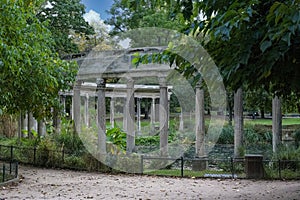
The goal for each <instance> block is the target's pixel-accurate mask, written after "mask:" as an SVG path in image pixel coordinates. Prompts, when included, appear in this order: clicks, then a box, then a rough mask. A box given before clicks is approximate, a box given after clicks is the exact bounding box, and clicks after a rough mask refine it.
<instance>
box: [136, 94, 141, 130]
mask: <svg viewBox="0 0 300 200" xmlns="http://www.w3.org/2000/svg"><path fill="white" fill-rule="evenodd" d="M137 127H138V128H137V129H138V134H141V131H142V127H141V99H140V98H137Z"/></svg>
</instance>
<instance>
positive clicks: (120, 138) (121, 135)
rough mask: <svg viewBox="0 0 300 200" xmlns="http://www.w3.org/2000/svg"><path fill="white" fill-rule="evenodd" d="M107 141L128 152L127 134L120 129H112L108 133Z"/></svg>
mask: <svg viewBox="0 0 300 200" xmlns="http://www.w3.org/2000/svg"><path fill="white" fill-rule="evenodd" d="M106 137H107V141H110V142H112V143H113V144H114V145H116V146H117V147H119V148H121V150H126V133H125V132H123V131H122V130H121V129H120V128H118V127H116V128H110V129H108V130H107V131H106Z"/></svg>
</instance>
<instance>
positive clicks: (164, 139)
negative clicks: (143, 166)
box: [159, 77, 168, 157]
mask: <svg viewBox="0 0 300 200" xmlns="http://www.w3.org/2000/svg"><path fill="white" fill-rule="evenodd" d="M159 86H160V87H159V91H160V100H159V104H160V110H159V126H160V155H161V156H163V157H164V156H168V87H167V81H166V78H165V77H159Z"/></svg>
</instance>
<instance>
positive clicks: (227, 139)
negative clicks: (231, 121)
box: [217, 125, 234, 144]
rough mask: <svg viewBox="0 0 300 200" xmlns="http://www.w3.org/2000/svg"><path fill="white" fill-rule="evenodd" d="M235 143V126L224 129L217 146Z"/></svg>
mask: <svg viewBox="0 0 300 200" xmlns="http://www.w3.org/2000/svg"><path fill="white" fill-rule="evenodd" d="M233 143H234V129H233V126H230V125H227V126H224V127H223V129H222V133H221V134H220V136H219V139H218V141H217V144H233Z"/></svg>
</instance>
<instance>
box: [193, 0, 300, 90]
mask: <svg viewBox="0 0 300 200" xmlns="http://www.w3.org/2000/svg"><path fill="white" fill-rule="evenodd" d="M189 3H190V4H189V5H190V8H193V12H190V13H193V14H191V15H188V16H187V17H189V18H188V19H189V21H190V27H192V29H191V30H193V31H194V32H195V33H198V34H199V33H202V34H204V35H206V36H209V39H208V40H207V41H203V45H204V46H205V48H206V49H207V50H208V51H209V53H210V54H211V56H212V57H213V58H214V60H215V62H216V64H217V65H218V66H219V67H220V70H221V72H222V74H223V77H224V79H225V81H226V82H227V84H229V85H231V86H232V87H233V88H235V89H236V88H238V87H240V86H241V85H242V84H248V85H250V86H253V87H261V86H262V85H265V87H266V89H270V90H271V91H272V92H275V91H276V92H277V93H281V94H290V93H291V91H297V92H299V91H300V90H299V89H300V87H299V86H300V84H299V78H300V76H299V75H300V74H299V73H300V72H299V70H300V65H299V64H300V46H299V43H300V23H299V22H300V1H294V0H281V1H275V0H269V1H258V0H243V1H240V0H239V1H237V0H235V1H222V0H216V1H201V2H197V3H192V1H189ZM199 13H202V14H203V17H204V18H203V19H202V20H201V19H200V20H199V19H198V20H193V19H194V17H195V14H196V15H199Z"/></svg>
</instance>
